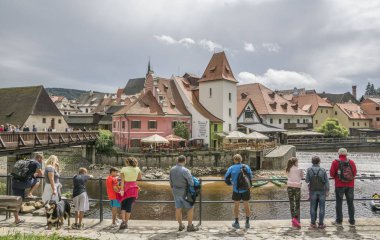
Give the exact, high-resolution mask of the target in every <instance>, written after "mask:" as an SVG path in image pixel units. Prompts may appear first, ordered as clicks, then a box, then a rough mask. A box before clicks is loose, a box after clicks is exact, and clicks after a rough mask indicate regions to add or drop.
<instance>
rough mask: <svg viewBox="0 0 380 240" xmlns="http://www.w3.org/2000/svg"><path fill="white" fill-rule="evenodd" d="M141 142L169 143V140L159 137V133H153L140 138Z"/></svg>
mask: <svg viewBox="0 0 380 240" xmlns="http://www.w3.org/2000/svg"><path fill="white" fill-rule="evenodd" d="M141 142H144V143H169V141H168V140H167V139H166V138H164V137H161V136H160V135H157V134H154V135H152V136H150V137H146V138H143V139H141Z"/></svg>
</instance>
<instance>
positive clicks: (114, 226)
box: [108, 223, 118, 229]
mask: <svg viewBox="0 0 380 240" xmlns="http://www.w3.org/2000/svg"><path fill="white" fill-rule="evenodd" d="M117 227H118V225H117V224H116V223H112V224H111V225H110V226H109V227H108V229H115V228H117Z"/></svg>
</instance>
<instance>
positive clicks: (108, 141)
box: [95, 129, 114, 155]
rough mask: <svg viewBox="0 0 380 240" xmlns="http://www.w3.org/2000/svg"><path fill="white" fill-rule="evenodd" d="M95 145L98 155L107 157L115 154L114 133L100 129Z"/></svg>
mask: <svg viewBox="0 0 380 240" xmlns="http://www.w3.org/2000/svg"><path fill="white" fill-rule="evenodd" d="M95 145H96V152H97V153H101V154H106V155H111V154H112V153H114V149H113V135H112V132H110V131H108V130H102V129H100V130H99V136H98V138H97V139H96V143H95Z"/></svg>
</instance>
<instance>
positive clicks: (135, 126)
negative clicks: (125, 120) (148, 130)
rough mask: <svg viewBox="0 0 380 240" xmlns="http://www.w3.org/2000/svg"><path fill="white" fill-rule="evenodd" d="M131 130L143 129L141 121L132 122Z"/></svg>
mask: <svg viewBox="0 0 380 240" xmlns="http://www.w3.org/2000/svg"><path fill="white" fill-rule="evenodd" d="M131 128H132V129H140V128H141V121H139V120H133V121H131Z"/></svg>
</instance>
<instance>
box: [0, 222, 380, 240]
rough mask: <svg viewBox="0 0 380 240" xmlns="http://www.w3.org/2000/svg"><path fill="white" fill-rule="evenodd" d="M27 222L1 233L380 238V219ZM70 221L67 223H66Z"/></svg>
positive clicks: (0, 227)
mask: <svg viewBox="0 0 380 240" xmlns="http://www.w3.org/2000/svg"><path fill="white" fill-rule="evenodd" d="M25 220H26V223H24V224H21V225H20V226H18V227H13V226H11V223H12V219H10V220H4V221H1V222H0V235H8V234H11V233H14V232H21V233H37V234H53V233H58V234H59V235H61V236H63V235H66V236H82V237H88V238H92V239H168V240H169V239H226V240H240V239H380V222H379V219H376V218H372V219H364V218H363V219H358V220H357V225H356V226H355V227H350V226H348V225H345V224H344V225H343V226H341V227H335V226H332V225H331V224H330V223H331V220H330V221H327V222H326V223H328V226H327V228H326V230H310V229H308V225H306V222H308V221H306V220H304V221H303V223H304V224H305V226H303V228H302V229H301V230H296V229H292V228H291V227H289V225H290V224H289V221H284V220H264V221H252V223H251V225H252V226H251V229H248V230H243V229H240V230H235V229H232V228H231V222H226V221H215V222H203V223H202V226H201V227H200V230H199V231H198V232H195V233H187V232H178V231H177V224H176V222H174V221H130V223H129V229H126V230H123V231H119V230H108V229H107V226H108V225H109V224H110V220H105V221H104V222H102V223H101V224H100V223H99V221H97V220H88V219H85V224H86V226H85V229H83V230H72V229H69V228H67V225H65V227H64V228H63V229H60V230H50V231H49V230H46V226H45V219H44V218H42V217H25ZM65 224H66V223H65Z"/></svg>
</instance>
